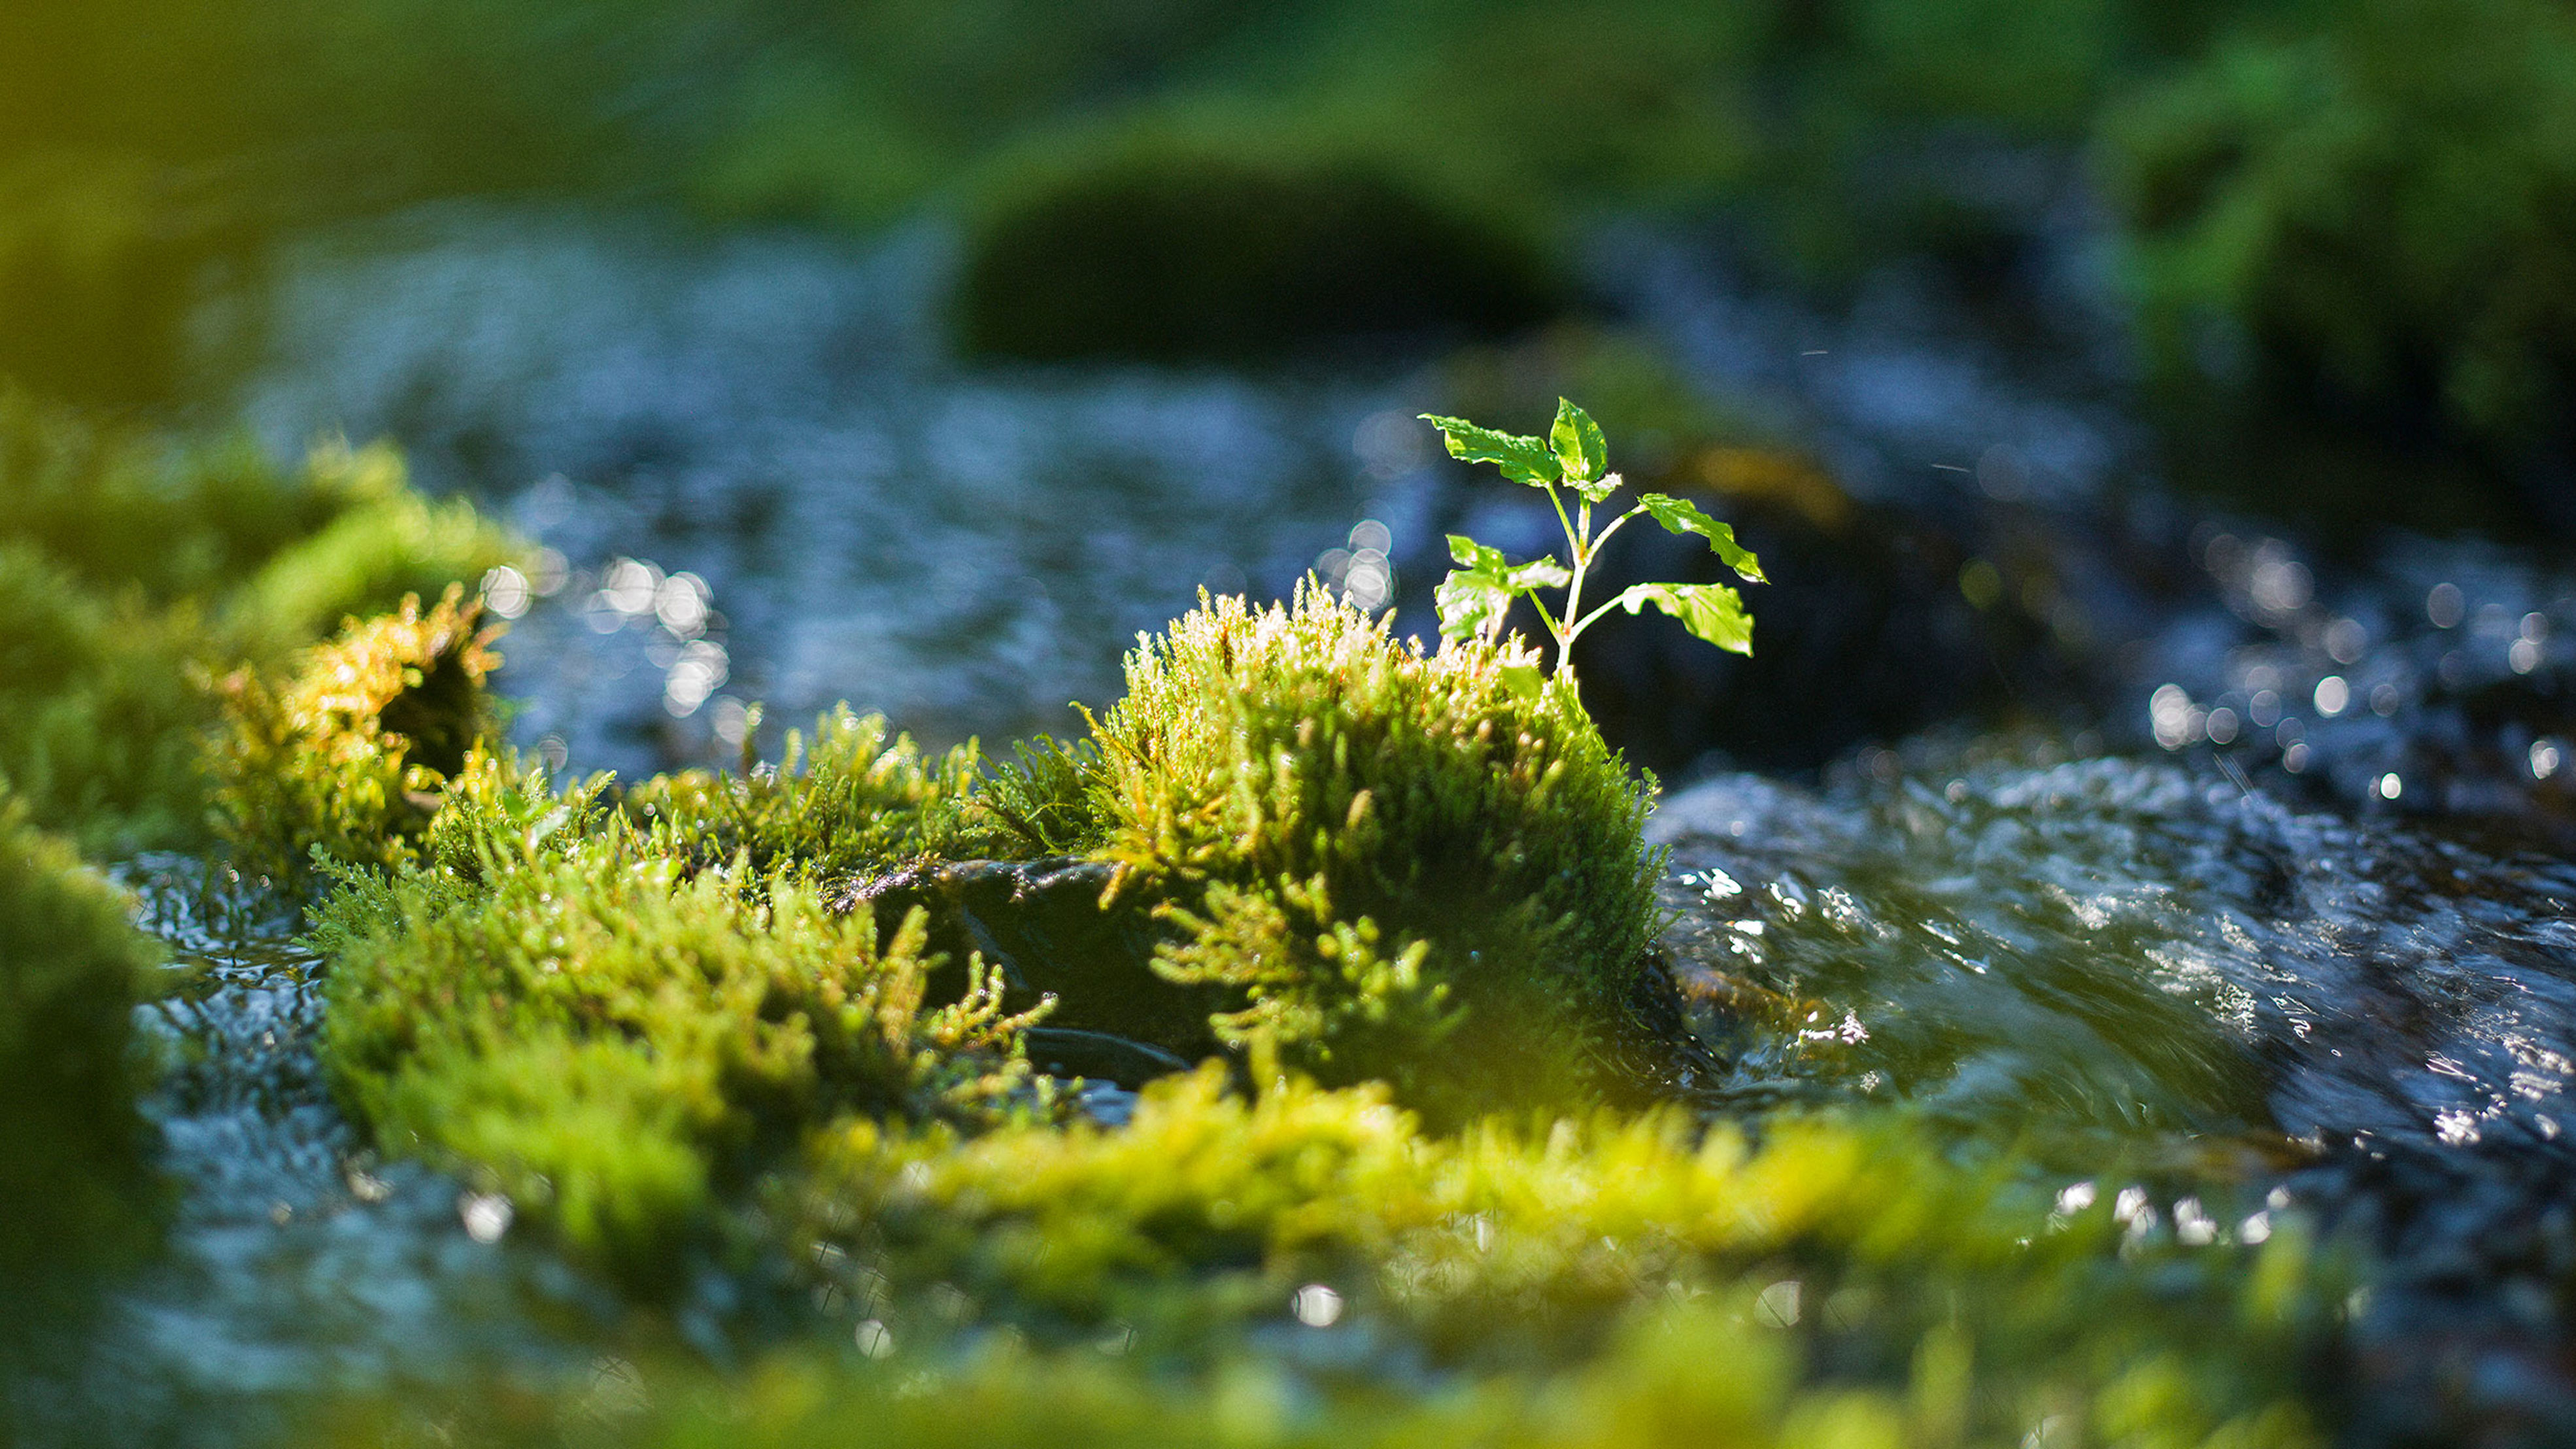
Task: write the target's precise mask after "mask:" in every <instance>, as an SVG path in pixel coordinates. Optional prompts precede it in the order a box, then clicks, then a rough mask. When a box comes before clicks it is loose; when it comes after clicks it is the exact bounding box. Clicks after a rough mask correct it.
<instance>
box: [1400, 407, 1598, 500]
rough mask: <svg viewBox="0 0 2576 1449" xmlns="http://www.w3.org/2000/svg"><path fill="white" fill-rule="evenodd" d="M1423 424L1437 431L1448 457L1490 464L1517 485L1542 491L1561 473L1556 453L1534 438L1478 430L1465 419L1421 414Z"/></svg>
mask: <svg viewBox="0 0 2576 1449" xmlns="http://www.w3.org/2000/svg"><path fill="white" fill-rule="evenodd" d="M1422 420H1423V421H1424V422H1426V423H1429V424H1430V425H1431V426H1433V427H1435V428H1438V429H1439V430H1440V438H1441V441H1442V442H1444V443H1446V444H1448V445H1449V456H1450V457H1452V458H1458V459H1462V460H1464V461H1466V462H1469V463H1491V464H1493V465H1494V466H1495V467H1497V468H1500V469H1502V470H1503V476H1504V477H1506V478H1509V479H1511V480H1512V481H1514V482H1516V483H1527V484H1529V485H1530V486H1531V487H1533V488H1544V487H1546V486H1547V485H1549V484H1551V483H1554V482H1555V481H1556V480H1557V478H1558V477H1559V476H1560V475H1561V474H1562V473H1563V472H1564V464H1563V463H1561V462H1560V461H1558V459H1557V456H1556V453H1555V451H1554V450H1552V449H1551V448H1549V447H1548V445H1547V444H1546V443H1545V442H1542V441H1541V440H1539V439H1537V438H1524V437H1521V436H1520V435H1518V434H1516V433H1502V432H1496V431H1495V430H1494V429H1492V428H1480V427H1478V426H1476V425H1475V424H1474V423H1471V422H1469V421H1467V420H1466V419H1465V418H1444V417H1439V416H1437V415H1435V414H1432V413H1424V414H1422Z"/></svg>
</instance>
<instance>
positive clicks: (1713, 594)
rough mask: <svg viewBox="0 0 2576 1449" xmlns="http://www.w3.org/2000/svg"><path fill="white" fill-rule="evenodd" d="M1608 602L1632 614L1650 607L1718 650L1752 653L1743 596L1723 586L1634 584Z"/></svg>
mask: <svg viewBox="0 0 2576 1449" xmlns="http://www.w3.org/2000/svg"><path fill="white" fill-rule="evenodd" d="M1676 531H1678V530H1676ZM1611 602H1613V603H1615V604H1617V605H1618V606H1619V607H1621V608H1623V609H1626V610H1627V611H1628V612H1629V613H1631V614H1634V613H1638V612H1640V611H1641V610H1643V609H1645V608H1646V607H1647V606H1649V605H1652V606H1653V607H1655V608H1658V609H1661V610H1663V611H1664V612H1665V613H1667V614H1670V615H1672V616H1673V617H1674V618H1676V619H1679V620H1681V621H1682V627H1683V628H1685V629H1688V630H1690V631H1691V633H1693V634H1695V635H1697V636H1699V637H1700V638H1702V639H1705V640H1707V641H1708V642H1709V643H1711V644H1714V645H1716V646H1717V647H1718V648H1720V649H1727V650H1732V651H1733V652H1735V653H1737V654H1751V653H1752V652H1753V616H1752V615H1751V614H1748V613H1746V612H1745V611H1744V598H1743V596H1742V595H1740V594H1738V593H1736V592H1735V590H1733V589H1731V588H1728V587H1727V586H1726V585H1724V584H1634V585H1631V586H1630V587H1628V588H1627V589H1625V590H1623V591H1621V593H1620V595H1619V597H1618V598H1616V599H1614V600H1612V601H1611Z"/></svg>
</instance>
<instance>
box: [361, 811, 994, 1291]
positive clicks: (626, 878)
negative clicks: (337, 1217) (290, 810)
mask: <svg viewBox="0 0 2576 1449" xmlns="http://www.w3.org/2000/svg"><path fill="white" fill-rule="evenodd" d="M500 793H505V792H500ZM500 793H495V794H494V795H493V796H492V797H491V798H487V799H486V800H485V801H484V802H483V806H484V809H485V812H486V814H485V819H486V822H487V826H489V825H491V824H498V823H502V822H509V821H513V820H518V821H527V822H528V823H527V825H526V826H524V827H522V828H520V829H515V830H511V829H492V828H486V829H485V830H484V831H482V832H481V834H480V837H479V839H478V840H476V841H474V842H472V843H471V845H470V848H471V849H473V850H474V851H475V852H476V854H477V855H478V857H479V859H478V862H477V864H478V867H479V868H478V869H477V870H476V871H475V872H474V874H473V875H471V876H469V875H467V874H464V873H461V872H459V871H458V870H456V869H454V868H452V867H447V866H441V867H433V868H427V869H423V868H419V867H413V866H402V867H399V868H397V869H395V870H394V871H393V872H392V873H390V874H380V873H375V872H362V873H357V874H353V875H351V876H349V877H348V878H347V879H346V880H345V881H344V883H343V885H342V887H341V889H340V890H339V891H338V892H337V893H336V894H334V895H333V896H332V897H331V898H330V900H329V901H328V902H327V903H326V904H325V906H324V907H323V908H322V910H321V912H320V914H319V916H318V917H317V924H316V927H315V935H314V939H315V941H316V943H317V944H318V945H319V946H320V947H321V948H322V949H323V950H324V951H325V953H326V954H327V955H328V957H329V959H330V961H331V967H332V974H331V978H330V982H329V986H328V1000H329V1027H328V1030H327V1032H326V1033H325V1036H324V1040H323V1047H322V1051H323V1058H324V1061H325V1063H326V1064H327V1066H328V1067H329V1069H330V1070H331V1072H332V1074H333V1077H334V1079H335V1080H336V1081H337V1082H338V1084H339V1086H340V1089H341V1091H342V1093H343V1095H344V1097H345V1098H346V1100H348V1101H349V1103H350V1104H351V1106H352V1107H353V1108H354V1109H355V1110H356V1111H357V1113H358V1115H359V1117H360V1119H361V1120H362V1121H364V1122H366V1123H367V1124H368V1125H369V1127H370V1129H371V1130H372V1131H373V1132H374V1134H375V1135H376V1137H377V1139H378V1140H379V1141H380V1142H381V1143H383V1144H384V1145H385V1146H386V1147H387V1148H389V1149H391V1150H395V1151H400V1152H406V1153H421V1154H427V1155H430V1156H432V1157H434V1158H437V1159H439V1160H441V1161H444V1162H448V1163H451V1164H454V1165H456V1166H458V1167H460V1168H462V1169H464V1170H466V1171H468V1172H469V1173H471V1174H473V1175H475V1176H478V1177H480V1178H483V1179H484V1180H486V1181H488V1182H490V1183H491V1184H492V1185H493V1186H495V1187H497V1188H498V1189H500V1190H502V1191H505V1192H507V1193H509V1194H510V1195H511V1196H512V1197H513V1198H515V1199H516V1200H517V1201H518V1202H519V1203H520V1204H521V1205H522V1206H523V1207H524V1208H526V1209H528V1210H530V1211H532V1212H534V1213H535V1214H537V1215H538V1216H540V1217H542V1218H544V1219H548V1220H551V1221H552V1222H553V1223H554V1224H555V1225H556V1227H557V1228H558V1230H559V1231H560V1232H561V1233H562V1234H563V1236H564V1238H565V1239H566V1241H568V1242H570V1243H571V1244H572V1245H574V1246H575V1247H577V1248H579V1249H582V1250H584V1251H585V1252H588V1253H591V1254H594V1255H597V1256H599V1257H601V1258H603V1259H605V1260H606V1261H608V1262H609V1263H611V1264H612V1265H613V1266H615V1267H616V1268H617V1269H619V1270H620V1272H621V1273H622V1274H623V1275H624V1276H626V1277H628V1278H629V1279H630V1280H634V1281H640V1282H647V1283H654V1282H668V1281H670V1280H671V1279H672V1278H673V1277H675V1276H676V1274H677V1273H678V1271H679V1268H680V1264H679V1263H678V1261H677V1260H676V1259H675V1258H674V1257H673V1254H674V1253H675V1251H676V1250H678V1249H679V1248H681V1247H683V1246H685V1245H686V1244H687V1243H688V1241H689V1240H690V1239H691V1238H692V1237H694V1236H697V1235H700V1234H703V1233H704V1232H705V1231H707V1230H708V1229H709V1227H710V1225H711V1214H712V1212H713V1210H714V1207H715V1205H716V1199H715V1192H716V1190H717V1189H718V1188H720V1187H726V1186H733V1187H739V1186H740V1185H741V1184H742V1183H743V1182H744V1181H745V1180H747V1179H748V1178H749V1177H750V1176H751V1175H752V1174H753V1173H755V1172H756V1171H758V1170H759V1169H760V1168H762V1167H764V1166H767V1165H770V1164H771V1163H773V1162H774V1160H775V1159H776V1158H777V1157H779V1156H780V1155H781V1154H782V1153H783V1152H785V1151H786V1150H788V1149H790V1148H792V1147H794V1146H795V1145H796V1143H797V1142H798V1141H799V1140H800V1139H801V1136H802V1134H803V1133H804V1132H805V1131H807V1130H809V1129H810V1128H811V1127H812V1126H814V1125H815V1124H818V1123H820V1122H824V1121H828V1120H831V1119H832V1118H834V1117H836V1116H839V1115H841V1114H844V1113H850V1112H865V1113H874V1114H880V1115H886V1116H891V1117H895V1118H899V1119H900V1118H911V1117H925V1118H926V1117H936V1116H940V1115H943V1114H945V1115H956V1116H966V1117H974V1116H977V1115H979V1114H991V1113H994V1112H997V1111H1001V1110H1004V1109H1005V1108H1007V1107H1008V1106H1009V1105H1010V1103H1011V1102H1012V1100H1014V1099H1022V1100H1034V1099H1029V1098H1028V1097H1027V1082H1028V1077H1027V1067H1026V1065H1025V1063H1024V1062H1022V1061H1021V1060H1020V1059H1019V1057H1018V1055H1017V1047H1016V1043H1017V1034H1018V1031H1019V1029H1020V1027H1021V1026H1022V1025H1023V1022H1022V1020H1021V1019H1020V1018H1016V1017H1009V1016H1004V1015H1003V1014H1002V1013H1001V1012H1000V1010H999V1007H998V1000H999V997H998V987H997V985H996V984H995V983H992V982H990V981H989V980H985V979H975V980H972V981H970V983H969V989H968V991H967V994H966V997H965V999H964V1000H962V1001H960V1002H956V1003H952V1004H949V1005H944V1006H937V1007H931V1006H927V1005H925V1002H924V991H925V983H926V979H927V976H928V973H929V971H930V970H931V968H932V967H933V965H934V964H936V963H935V960H934V959H933V958H930V957H927V956H926V955H925V953H924V951H923V946H922V938H921V926H920V923H919V922H918V921H917V920H916V921H914V922H911V923H908V924H907V926H906V928H905V929H904V930H902V931H901V932H899V933H897V934H896V935H895V936H894V937H893V938H892V939H891V940H887V941H884V942H880V941H879V940H878V938H877V933H876V928H875V923H874V920H873V918H872V917H870V916H869V915H868V914H866V913H865V912H861V913H858V914H856V915H842V914H835V913H832V912H829V911H827V910H825V909H824V907H823V906H822V904H821V903H820V900H819V898H818V896H817V895H816V894H815V893H814V892H812V891H811V890H809V889H807V888H804V887H801V886H798V885H795V884H792V883H784V882H773V883H771V884H769V885H768V886H767V887H766V888H764V889H759V890H754V889H752V888H751V887H750V885H749V883H748V882H746V881H743V880H739V879H736V878H734V877H733V876H731V875H730V874H728V873H726V872H723V871H701V872H698V873H695V874H688V873H686V872H684V871H683V869H682V866H681V863H680V861H679V860H678V859H676V858H675V857H674V855H673V853H672V852H670V851H669V850H668V849H667V846H666V845H665V844H664V843H662V842H656V841H654V840H652V839H650V838H649V837H648V836H647V835H646V834H644V833H643V832H639V831H638V830H636V829H635V828H633V827H631V826H628V825H625V824H624V823H623V822H620V821H618V820H616V819H615V818H614V817H600V816H595V815H591V814H589V813H588V811H587V807H586V804H585V802H584V800H583V799H582V798H581V797H580V796H579V795H576V796H575V797H574V798H573V799H571V800H569V801H556V800H551V799H548V798H546V797H544V796H543V794H542V792H539V793H537V794H534V795H527V794H523V795H522V798H520V799H519V800H516V801H511V800H507V799H504V798H500ZM541 809H542V810H544V811H545V813H544V814H539V813H538V811H539V810H541ZM531 816H534V817H535V818H534V819H533V820H531V819H530V817H531ZM568 816H578V817H581V818H577V819H568V818H567V817H568ZM591 823H595V824H597V826H598V828H597V829H596V830H585V829H583V828H582V827H583V826H584V825H585V824H591ZM558 827H566V828H558Z"/></svg>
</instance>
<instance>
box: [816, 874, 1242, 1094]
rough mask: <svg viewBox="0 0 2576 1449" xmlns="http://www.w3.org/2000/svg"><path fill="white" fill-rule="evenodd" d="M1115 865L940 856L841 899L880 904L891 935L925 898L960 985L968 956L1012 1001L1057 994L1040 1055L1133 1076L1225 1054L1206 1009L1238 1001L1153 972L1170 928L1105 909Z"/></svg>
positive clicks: (1014, 1004)
mask: <svg viewBox="0 0 2576 1449" xmlns="http://www.w3.org/2000/svg"><path fill="white" fill-rule="evenodd" d="M1116 874H1117V867H1115V866H1113V865H1110V864H1108V863H1106V862H1102V861H1093V860H1083V859H1080V858H1077V857H1074V856H1047V857H1044V858H1041V859H1038V860H1028V861H1002V860H959V861H940V862H932V863H929V864H924V865H917V866H911V867H908V868H906V869H903V870H899V871H894V872H891V873H889V874H886V875H881V876H876V877H873V878H871V879H867V880H861V881H854V882H852V883H851V885H850V886H849V888H848V890H847V891H846V892H845V893H844V894H843V895H842V897H841V899H840V901H839V902H838V904H839V905H840V906H841V907H842V908H843V909H845V910H856V909H858V908H860V907H861V906H866V907H867V908H869V909H871V910H873V911H875V913H876V919H877V929H878V931H880V932H882V933H891V932H893V931H894V930H895V929H896V928H897V927H898V926H900V925H901V924H902V922H903V918H904V916H905V914H906V913H907V912H909V911H911V910H912V909H913V908H915V907H919V908H920V909H922V910H923V911H925V912H927V913H928V916H929V921H930V944H931V947H932V949H934V950H938V951H942V952H945V953H946V954H947V956H948V958H949V961H950V963H951V966H950V968H949V974H950V975H951V976H952V977H953V978H954V979H955V980H956V981H957V982H958V983H959V986H960V988H961V989H962V984H963V970H962V963H963V962H964V961H965V960H966V959H967V957H968V956H969V955H970V954H971V955H980V956H982V957H983V958H984V960H985V961H987V962H988V963H990V964H992V965H994V966H997V967H999V968H1000V969H1001V972H1002V980H1003V982H1004V983H1005V985H1006V987H1007V993H1006V995H1005V998H1004V1000H1005V1004H1006V1005H1007V1006H1008V1007H1009V1009H1011V1010H1013V1011H1024V1010H1027V1009H1028V1008H1030V1007H1033V1006H1035V1005H1037V1004H1038V1003H1039V1002H1040V1001H1042V1000H1045V999H1047V998H1049V997H1052V998H1054V1000H1055V1010H1054V1011H1053V1012H1052V1013H1050V1014H1049V1015H1048V1017H1047V1018H1046V1025H1045V1027H1044V1028H1043V1029H1042V1031H1041V1032H1040V1033H1033V1034H1032V1039H1031V1042H1030V1054H1031V1056H1032V1057H1045V1056H1048V1055H1049V1054H1053V1055H1054V1056H1055V1057H1058V1058H1061V1059H1062V1060H1063V1062H1064V1063H1065V1064H1066V1065H1067V1066H1068V1067H1071V1068H1073V1069H1074V1070H1076V1071H1077V1072H1078V1073H1079V1074H1081V1075H1085V1076H1100V1077H1105V1078H1106V1079H1108V1080H1111V1081H1115V1082H1119V1083H1121V1084H1122V1085H1130V1084H1132V1082H1133V1081H1135V1080H1141V1079H1142V1078H1144V1077H1147V1076H1154V1075H1158V1074H1159V1073H1161V1072H1163V1071H1168V1070H1176V1069H1179V1068H1181V1067H1184V1066H1186V1065H1187V1064H1188V1063H1190V1062H1193V1061H1196V1060H1199V1059H1200V1058H1203V1057H1207V1056H1211V1055H1215V1054H1218V1053H1219V1052H1221V1051H1222V1050H1223V1048H1222V1047H1221V1045H1220V1044H1219V1043H1218V1041H1217V1039H1216V1036H1215V1034H1214V1033H1213V1032H1211V1031H1210V1030H1209V1029H1208V1017H1209V1015H1210V1014H1211V1013H1213V1012H1217V1011H1223V1010H1227V1009H1230V1008H1231V1007H1233V1006H1234V1005H1236V1004H1237V1003H1235V1002H1233V1001H1231V1000H1230V999H1229V998H1228V997H1227V995H1226V993H1223V992H1221V991H1217V990H1214V989H1211V988H1207V987H1194V986H1181V985H1176V984H1174V983H1172V982H1170V981H1166V980H1164V979H1163V978H1162V977H1161V976H1159V975H1156V974H1155V972H1154V967H1153V959H1154V946H1155V944H1156V943H1157V942H1158V941H1160V940H1161V939H1162V938H1163V935H1164V932H1163V930H1162V928H1161V927H1160V926H1159V925H1157V924H1156V922H1155V921H1154V919H1153V917H1152V914H1151V912H1150V911H1149V910H1147V909H1145V908H1144V907H1143V906H1142V905H1141V904H1139V903H1137V902H1135V901H1133V900H1128V901H1123V902H1121V903H1119V904H1118V905H1117V906H1116V907H1115V908H1113V909H1107V910H1104V909H1103V908H1102V898H1103V896H1104V894H1105V893H1106V892H1107V891H1108V889H1109V887H1110V885H1111V883H1112V882H1113V880H1114V879H1115V878H1116ZM1040 1065H1041V1066H1043V1065H1045V1063H1044V1062H1043V1061H1042V1062H1041V1063H1040Z"/></svg>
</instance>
